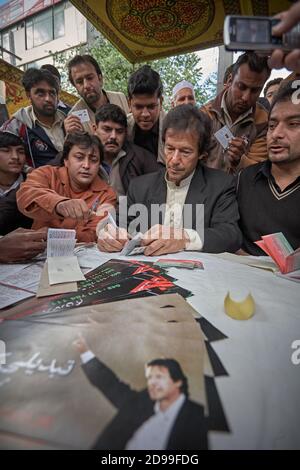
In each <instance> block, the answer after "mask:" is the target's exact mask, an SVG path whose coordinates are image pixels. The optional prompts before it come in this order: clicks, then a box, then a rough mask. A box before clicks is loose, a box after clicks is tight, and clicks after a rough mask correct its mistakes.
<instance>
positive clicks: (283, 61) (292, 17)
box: [268, 2, 300, 73]
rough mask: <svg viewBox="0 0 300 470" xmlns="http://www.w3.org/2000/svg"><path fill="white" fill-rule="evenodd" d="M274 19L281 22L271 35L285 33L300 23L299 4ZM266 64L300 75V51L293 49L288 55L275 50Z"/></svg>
mask: <svg viewBox="0 0 300 470" xmlns="http://www.w3.org/2000/svg"><path fill="white" fill-rule="evenodd" d="M275 18H280V19H281V21H280V23H278V24H277V25H276V26H274V28H273V29H272V33H273V34H274V35H276V36H281V35H282V34H283V33H287V32H288V31H290V30H291V29H292V28H293V27H294V26H295V25H296V24H297V23H298V22H299V21H300V2H297V3H296V4H295V5H293V6H292V7H291V8H290V9H289V10H287V11H283V12H282V13H280V14H279V15H277V16H276V17H275ZM268 63H269V67H270V68H274V69H281V68H282V67H286V68H287V69H289V70H293V71H294V72H297V73H300V49H294V50H293V51H291V52H289V53H288V54H285V53H284V52H283V51H282V50H281V49H275V50H274V51H273V53H272V55H271V57H270V58H269V61H268Z"/></svg>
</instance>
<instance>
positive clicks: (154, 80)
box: [127, 65, 163, 98]
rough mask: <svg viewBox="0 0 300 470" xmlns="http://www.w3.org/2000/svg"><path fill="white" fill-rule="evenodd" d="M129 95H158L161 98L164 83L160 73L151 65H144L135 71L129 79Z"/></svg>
mask: <svg viewBox="0 0 300 470" xmlns="http://www.w3.org/2000/svg"><path fill="white" fill-rule="evenodd" d="M127 91H128V96H129V98H132V96H133V95H154V94H156V95H157V98H160V97H161V96H162V94H163V84H162V81H161V79H160V76H159V73H157V72H155V70H153V69H152V68H151V67H150V65H143V67H141V68H139V69H138V70H136V71H135V72H133V73H132V74H131V75H130V77H129V80H128V86H127Z"/></svg>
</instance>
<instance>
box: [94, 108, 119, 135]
mask: <svg viewBox="0 0 300 470" xmlns="http://www.w3.org/2000/svg"><path fill="white" fill-rule="evenodd" d="M95 121H96V124H97V125H98V123H99V122H104V121H113V122H115V123H117V124H120V126H123V127H125V128H126V129H127V117H126V114H125V113H124V111H123V109H121V108H120V106H117V105H116V104H104V105H103V106H101V108H100V109H99V110H98V111H97V113H96V116H95Z"/></svg>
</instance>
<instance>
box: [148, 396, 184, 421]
mask: <svg viewBox="0 0 300 470" xmlns="http://www.w3.org/2000/svg"><path fill="white" fill-rule="evenodd" d="M185 400H186V396H185V395H184V394H183V393H181V394H180V395H179V397H178V398H177V400H176V401H174V402H173V403H172V405H170V406H169V407H168V408H167V409H166V410H165V411H161V409H160V407H159V403H158V402H155V405H154V413H155V414H156V415H158V414H161V415H162V416H163V417H164V418H167V419H171V418H172V417H174V418H175V417H176V415H177V414H178V413H179V410H180V408H181V407H182V405H183V403H184V402H185Z"/></svg>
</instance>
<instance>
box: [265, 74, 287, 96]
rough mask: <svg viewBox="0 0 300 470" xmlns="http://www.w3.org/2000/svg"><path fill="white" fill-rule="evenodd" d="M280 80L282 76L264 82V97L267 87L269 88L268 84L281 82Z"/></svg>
mask: <svg viewBox="0 0 300 470" xmlns="http://www.w3.org/2000/svg"><path fill="white" fill-rule="evenodd" d="M282 80H283V78H281V77H278V78H274V80H270V81H268V82H267V83H266V84H265V88H264V97H266V96H267V91H268V89H269V88H270V86H273V85H279V83H281V82H282Z"/></svg>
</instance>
